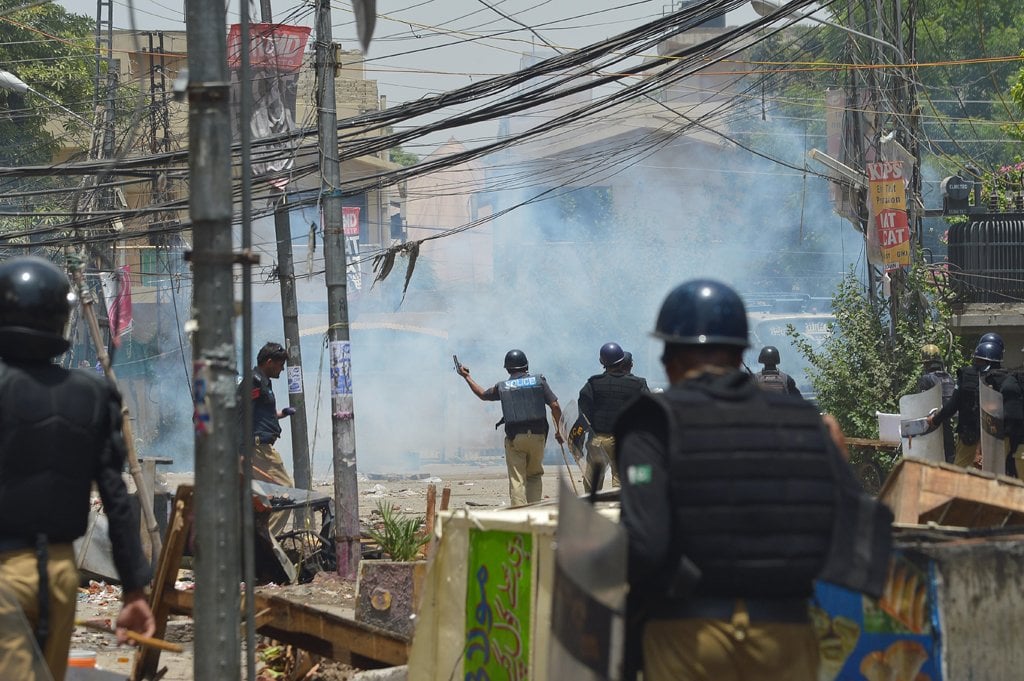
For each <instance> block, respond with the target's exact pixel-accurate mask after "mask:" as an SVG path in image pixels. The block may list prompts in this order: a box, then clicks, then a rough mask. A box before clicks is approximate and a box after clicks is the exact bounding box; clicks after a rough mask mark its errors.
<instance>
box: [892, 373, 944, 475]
mask: <svg viewBox="0 0 1024 681" xmlns="http://www.w3.org/2000/svg"><path fill="white" fill-rule="evenodd" d="M941 407H942V387H941V386H939V385H937V384H936V385H933V386H932V387H931V388H928V390H925V391H924V392H920V393H914V394H912V395H904V396H903V397H901V398H900V442H902V444H903V456H911V457H914V458H915V459H926V460H927V461H934V462H936V463H943V462H945V460H946V457H945V453H944V451H943V448H942V427H941V426H939V427H937V428H936V429H935V430H932V431H930V432H925V433H923V434H920V435H909V436H908V433H911V432H913V429H912V426H913V425H915V423H920V421H919V419H924V418H926V417H927V416H928V412H930V411H932V410H933V409H939V408H941Z"/></svg>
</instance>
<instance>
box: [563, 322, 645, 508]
mask: <svg viewBox="0 0 1024 681" xmlns="http://www.w3.org/2000/svg"><path fill="white" fill-rule="evenodd" d="M598 360H599V361H600V362H601V366H602V367H604V372H602V373H600V374H595V375H593V376H591V377H590V378H588V379H587V382H586V383H585V384H584V385H583V387H582V388H580V396H579V402H578V404H579V408H580V421H581V425H582V426H583V428H584V430H585V431H586V432H588V433H589V435H590V438H589V439H588V440H587V465H586V473H585V475H584V476H583V487H584V489H585V490H586V491H588V492H589V491H590V490H591V488H592V487H594V488H595V489H596V490H597V491H600V490H601V488H602V487H604V469H605V468H606V467H610V468H611V471H612V486H613V487H618V486H619V469H618V467H617V466H616V463H615V436H614V435H613V434H612V430H613V429H614V428H615V419H616V418H618V416H619V412H621V411H622V409H623V407H625V406H626V405H627V404H629V402H630V401H631V400H632V399H633V398H634V397H636V396H637V395H639V394H641V393H646V392H650V388H648V387H647V381H646V380H645V379H643V378H641V377H640V376H634V375H633V374H632V373H631V372H630V370H631V369H632V356H629V358H628V360H627V353H626V351H625V350H623V349H622V346H621V345H619V344H618V343H613V342H609V343H605V344H604V345H602V346H601V349H600V351H599V352H598ZM595 478H596V483H595ZM595 485H596V487H595Z"/></svg>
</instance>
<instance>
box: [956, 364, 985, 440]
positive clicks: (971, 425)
mask: <svg viewBox="0 0 1024 681" xmlns="http://www.w3.org/2000/svg"><path fill="white" fill-rule="evenodd" d="M980 381H981V372H979V371H978V369H977V368H976V367H973V366H966V367H963V368H962V369H960V381H959V385H957V390H959V391H960V408H959V409H958V411H957V421H956V432H958V433H960V436H961V439H962V440H963V441H964V442H965V443H966V444H974V443H976V442H977V441H978V438H980V437H981V394H980V388H979V383H980Z"/></svg>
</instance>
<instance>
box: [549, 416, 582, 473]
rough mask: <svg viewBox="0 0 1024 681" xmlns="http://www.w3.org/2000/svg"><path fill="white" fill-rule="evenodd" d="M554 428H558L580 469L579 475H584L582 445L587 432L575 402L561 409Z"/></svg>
mask: <svg viewBox="0 0 1024 681" xmlns="http://www.w3.org/2000/svg"><path fill="white" fill-rule="evenodd" d="M555 427H556V428H558V432H559V433H560V434H561V435H562V439H563V440H565V445H566V446H567V447H568V448H569V452H570V453H571V454H572V458H573V459H574V460H575V461H576V466H577V467H578V468H579V469H580V473H581V474H583V475H586V472H587V471H586V468H585V467H584V463H585V462H586V456H587V450H586V447H585V445H584V443H585V442H586V437H587V432H586V428H585V427H584V426H583V417H582V416H581V415H580V408H579V405H577V404H576V400H571V401H570V402H569V404H567V405H565V406H564V407H562V419H561V421H559V422H558V423H557V424H556V426H555Z"/></svg>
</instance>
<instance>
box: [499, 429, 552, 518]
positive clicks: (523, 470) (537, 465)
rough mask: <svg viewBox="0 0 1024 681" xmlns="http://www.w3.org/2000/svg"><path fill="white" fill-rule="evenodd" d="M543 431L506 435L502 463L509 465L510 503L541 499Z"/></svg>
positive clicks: (530, 501)
mask: <svg viewBox="0 0 1024 681" xmlns="http://www.w3.org/2000/svg"><path fill="white" fill-rule="evenodd" d="M545 440H547V436H546V435H540V434H537V433H520V434H519V435H516V436H515V437H506V438H505V465H506V466H508V496H509V499H511V502H512V505H513V506H522V505H524V504H532V503H533V502H535V501H540V500H541V496H542V495H543V492H544V487H543V482H542V480H541V478H542V476H543V475H544V467H543V466H542V465H541V463H542V462H543V461H544V441H545Z"/></svg>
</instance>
